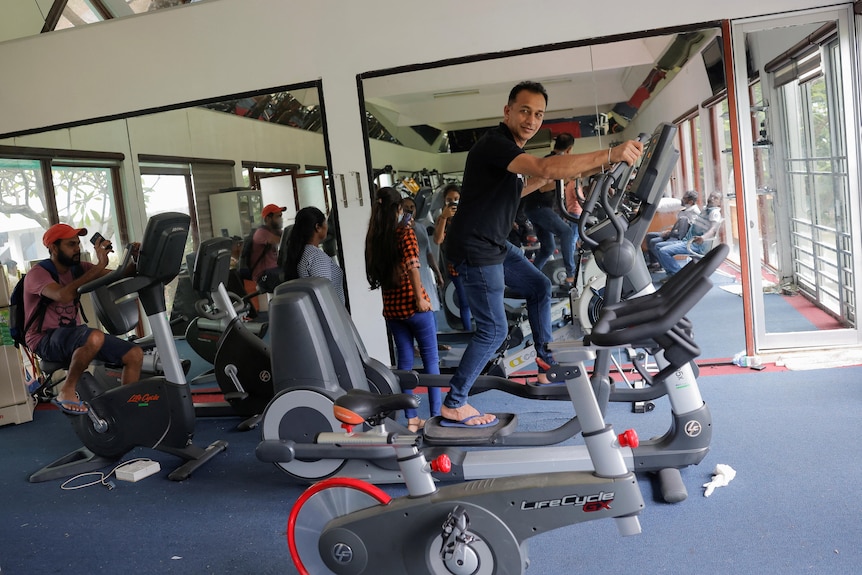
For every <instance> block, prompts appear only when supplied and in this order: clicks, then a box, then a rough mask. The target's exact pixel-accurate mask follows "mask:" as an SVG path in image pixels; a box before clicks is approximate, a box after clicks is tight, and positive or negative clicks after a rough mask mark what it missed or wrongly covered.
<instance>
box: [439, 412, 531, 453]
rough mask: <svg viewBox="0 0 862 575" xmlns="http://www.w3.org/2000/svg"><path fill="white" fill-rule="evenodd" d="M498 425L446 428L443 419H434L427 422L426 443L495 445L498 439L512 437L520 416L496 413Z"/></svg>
mask: <svg viewBox="0 0 862 575" xmlns="http://www.w3.org/2000/svg"><path fill="white" fill-rule="evenodd" d="M494 415H496V416H497V425H492V426H491V427H478V428H476V429H471V428H469V427H445V426H443V425H440V421H441V420H442V419H443V418H442V417H439V416H438V417H432V418H431V419H429V420H427V421H426V422H425V428H424V429H423V437H424V441H425V443H426V444H428V445H453V446H455V445H493V444H494V443H496V442H497V438H500V437H504V436H506V435H510V434H511V433H512V432H514V431H515V430H516V429H517V427H518V416H517V415H515V414H514V413H495V414H494Z"/></svg>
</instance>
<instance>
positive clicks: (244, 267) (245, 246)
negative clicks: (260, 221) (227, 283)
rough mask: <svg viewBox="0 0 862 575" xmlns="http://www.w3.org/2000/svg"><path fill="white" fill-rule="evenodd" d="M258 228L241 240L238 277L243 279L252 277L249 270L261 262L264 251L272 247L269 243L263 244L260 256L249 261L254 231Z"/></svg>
mask: <svg viewBox="0 0 862 575" xmlns="http://www.w3.org/2000/svg"><path fill="white" fill-rule="evenodd" d="M262 227H263V226H260V228H262ZM260 228H255V229H253V230H251V231H250V232H249V233H248V235H247V236H246V237H245V239H244V240H243V241H242V251H241V252H240V254H239V277H241V278H242V279H244V280H251V279H252V277H251V272H252V271H253V270H254V268H255V266H257V264H259V263H260V262H261V260H262V259H263V258H264V256H265V255H266V252H268V251H269V249H270V248H271V247H272V246H271V245H270V244H265V245H264V248H263V252H261V254H260V257H258V258H257V259H256V260H255V261H254V262H252V261H251V251H252V248H253V247H254V233H255V232H256V231H257V230H258V229H260Z"/></svg>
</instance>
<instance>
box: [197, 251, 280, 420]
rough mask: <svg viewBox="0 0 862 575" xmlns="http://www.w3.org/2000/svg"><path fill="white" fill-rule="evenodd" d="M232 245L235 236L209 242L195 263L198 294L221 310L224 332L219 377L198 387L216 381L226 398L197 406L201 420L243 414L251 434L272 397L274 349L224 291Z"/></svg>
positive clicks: (216, 362) (217, 358) (217, 359)
mask: <svg viewBox="0 0 862 575" xmlns="http://www.w3.org/2000/svg"><path fill="white" fill-rule="evenodd" d="M232 244H233V241H232V240H231V239H230V238H211V239H208V240H205V241H204V242H202V243H201V246H200V248H199V249H198V253H197V257H196V258H195V261H194V266H193V271H192V286H193V287H194V289H195V290H196V291H198V292H200V293H206V294H207V296H208V297H207V298H206V299H207V301H210V302H212V303H213V307H214V308H215V309H217V310H219V311H218V315H219V319H218V322H219V324H220V326H221V329H220V331H218V332H217V337H218V339H217V342H216V346H215V353H214V355H213V358H212V364H213V373H212V374H204V375H202V376H199V377H198V378H195V380H194V381H193V382H192V383H195V384H198V383H201V382H202V381H204V382H205V381H211V379H212V378H214V379H215V382H216V383H217V384H218V387H219V389H220V390H221V393H222V394H223V396H224V401H222V402H207V403H196V404H195V413H196V414H197V415H198V416H206V415H211V416H231V415H240V416H242V417H243V418H245V419H244V420H243V421H242V422H241V423H240V424H239V425H238V426H237V429H239V430H240V431H247V430H249V429H252V428H254V427H256V426H257V424H258V421H259V419H260V415H261V414H262V413H263V410H264V408H265V407H266V405H267V404H268V403H269V401H270V400H271V399H272V396H273V387H272V371H271V369H270V352H269V348H268V347H267V346H266V344H265V343H264V342H263V341H262V340H261V337H262V336H259V335H257V334H259V333H260V330H261V328H262V327H261V324H260V323H257V322H255V323H254V324H253V326H252V327H251V328H250V327H249V326H248V325H247V323H248V322H245V321H244V319H243V317H242V316H240V315H238V314H237V312H236V308H235V301H234V298H233V297H231V295H230V293H229V292H228V291H227V290H226V288H225V287H224V286H225V283H226V281H227V276H228V273H229V270H230V256H231V247H232ZM200 321H201V320H200V318H196V320H195V321H193V322H192V323H191V324H189V329H192V326H198V325H199V324H200ZM264 325H265V324H264ZM253 330H254V331H253ZM214 333H215V332H214Z"/></svg>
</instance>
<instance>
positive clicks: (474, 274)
mask: <svg viewBox="0 0 862 575" xmlns="http://www.w3.org/2000/svg"><path fill="white" fill-rule="evenodd" d="M455 269H456V270H457V271H458V274H459V275H460V276H461V277H463V278H464V289H465V291H466V292H467V298H468V300H469V301H470V308H471V309H472V311H473V319H474V321H475V322H476V332H475V333H474V334H473V338H472V339H471V340H470V343H469V344H468V345H467V349H466V350H465V351H464V355H463V356H462V357H461V363H460V365H458V368H457V369H456V370H455V374H454V375H453V376H452V379H451V380H450V381H449V393H448V394H447V395H446V399H445V400H444V401H443V403H444V404H445V405H446V407H449V408H452V409H457V408H459V407H462V406H463V405H465V404H466V403H467V396H468V395H469V394H470V388H471V387H473V383H474V382H475V381H476V378H477V377H478V376H479V375H480V374H481V373H482V370H483V369H484V368H485V366H486V365H487V364H488V361H489V360H490V359H491V357H492V356H493V355H494V353H495V352H496V351H497V350H498V349H500V346H501V345H503V342H504V341H505V340H506V335H507V334H508V332H509V323H508V321H507V318H506V307H505V305H504V302H503V297H504V291H505V289H506V286H508V287H510V288H512V290H513V291H515V292H516V293H518V294H519V295H520V296H522V297H524V298H526V300H527V315H528V319H529V321H530V329H531V330H532V332H533V341H534V343H535V346H536V354H537V355H538V356H539V357H540V358H542V359H543V360H544V361H546V362H548V363H550V364H553V363H555V362H554V358H553V356H552V355H551V354H550V352H549V351H548V350H547V347H546V346H547V344H548V343H550V341H551V282H550V280H549V279H548V278H547V277H546V276H545V274H543V273H542V272H541V271H539V269H538V268H536V267H535V266H534V265H533V264H531V263H530V261H529V260H527V258H526V257H524V254H523V252H521V250H519V249H518V248H516V247H515V246H514V245H512V244H511V243H507V251H506V259H505V260H504V261H503V263H501V264H495V265H490V266H470V265H467V264H466V263H461V264H459V265H458V266H456V268H455Z"/></svg>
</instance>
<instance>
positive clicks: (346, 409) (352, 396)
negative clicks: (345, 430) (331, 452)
mask: <svg viewBox="0 0 862 575" xmlns="http://www.w3.org/2000/svg"><path fill="white" fill-rule="evenodd" d="M417 407H419V400H418V399H417V398H416V396H415V395H408V394H406V393H396V394H393V395H381V394H379V393H375V392H373V391H367V390H364V389H351V390H349V391H348V392H347V393H346V394H344V395H342V396H340V397H338V398H336V400H335V405H334V407H333V410H334V414H335V418H336V419H338V420H339V421H341V422H342V423H347V424H350V425H359V424H361V423H362V422H364V421H368V420H373V419H380V418H382V417H383V416H385V415H386V414H387V413H390V412H393V411H398V410H399V409H408V408H412V409H416V408H417Z"/></svg>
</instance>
